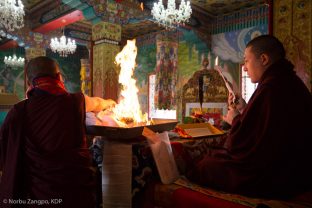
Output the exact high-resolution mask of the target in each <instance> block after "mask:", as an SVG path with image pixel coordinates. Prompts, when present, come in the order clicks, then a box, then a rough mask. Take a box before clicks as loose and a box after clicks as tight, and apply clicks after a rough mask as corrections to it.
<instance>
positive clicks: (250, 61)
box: [244, 46, 268, 83]
mask: <svg viewBox="0 0 312 208" xmlns="http://www.w3.org/2000/svg"><path fill="white" fill-rule="evenodd" d="M267 59H268V56H267V55H266V54H261V55H258V56H257V55H256V54H255V53H254V52H253V51H252V46H249V47H247V48H246V49H245V55H244V61H245V65H244V70H245V71H246V72H247V74H248V76H249V77H250V79H251V82H252V83H258V82H259V80H260V78H261V77H262V74H263V73H264V71H265V70H266V68H267V61H268V60H267Z"/></svg>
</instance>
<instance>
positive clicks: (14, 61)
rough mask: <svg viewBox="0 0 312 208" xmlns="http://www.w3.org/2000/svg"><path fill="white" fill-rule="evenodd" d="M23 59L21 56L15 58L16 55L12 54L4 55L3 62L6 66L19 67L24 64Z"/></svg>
mask: <svg viewBox="0 0 312 208" xmlns="http://www.w3.org/2000/svg"><path fill="white" fill-rule="evenodd" d="M24 61H25V59H24V58H22V57H19V58H17V57H16V55H15V54H14V55H13V57H11V56H9V57H6V56H5V57H4V63H5V64H6V65H8V66H12V67H20V66H23V65H24Z"/></svg>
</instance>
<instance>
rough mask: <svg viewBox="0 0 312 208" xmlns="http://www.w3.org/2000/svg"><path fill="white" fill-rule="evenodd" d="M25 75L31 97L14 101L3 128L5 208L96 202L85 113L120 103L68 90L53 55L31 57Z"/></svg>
mask: <svg viewBox="0 0 312 208" xmlns="http://www.w3.org/2000/svg"><path fill="white" fill-rule="evenodd" d="M26 76H27V83H28V85H29V88H28V90H27V92H26V94H27V99H25V100H23V101H21V102H19V103H17V104H16V105H14V106H13V108H12V109H11V110H10V111H9V113H8V115H7V117H6V119H5V121H4V123H3V125H2V126H1V130H0V170H1V171H2V176H1V182H0V207H12V206H13V207H14V206H17V207H36V205H43V207H70V208H72V207H81V208H84V207H86V208H92V207H94V206H95V175H94V171H93V169H92V168H91V156H90V153H89V151H88V147H87V145H86V132H85V113H86V112H88V111H101V110H103V109H105V108H109V107H111V106H113V105H114V104H115V102H114V101H112V100H104V99H101V98H98V97H88V96H86V95H83V94H82V93H75V94H72V93H69V92H67V91H66V89H65V86H64V83H63V79H62V76H61V74H60V68H59V66H58V64H57V63H56V62H55V61H54V60H53V59H50V58H48V57H37V58H34V59H32V60H30V61H29V63H28V64H27V66H26ZM10 200H11V201H10ZM31 200H33V201H31ZM38 203H40V204H38Z"/></svg>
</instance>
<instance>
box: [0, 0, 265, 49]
mask: <svg viewBox="0 0 312 208" xmlns="http://www.w3.org/2000/svg"><path fill="white" fill-rule="evenodd" d="M156 1H158V0H22V2H23V3H24V6H25V13H26V16H25V26H26V27H28V28H29V29H30V31H33V32H39V33H43V34H48V33H51V32H55V31H65V33H66V34H67V35H70V36H72V37H73V38H77V39H81V40H84V41H88V40H90V35H91V28H92V24H95V23H97V22H99V21H107V22H112V23H117V24H121V25H122V39H132V38H135V37H138V36H141V35H144V34H148V33H151V32H155V31H159V30H164V28H162V27H159V26H158V25H157V24H156V23H155V22H153V21H152V16H151V13H150V10H151V8H152V6H153V3H154V2H156ZM166 1H167V0H164V2H166ZM177 2H180V0H177ZM266 2H268V1H267V0H191V6H192V9H193V13H192V18H191V21H190V23H189V24H187V25H186V27H188V28H194V29H196V30H198V31H200V32H202V33H207V32H208V31H207V30H208V29H207V28H208V27H209V24H211V22H212V21H213V19H214V18H216V17H217V16H219V15H223V14H228V13H231V12H235V11H238V10H240V9H244V8H249V7H254V6H257V5H259V4H265V3H266ZM141 4H143V7H144V9H143V10H142V8H141ZM165 4H166V3H165ZM6 41H7V39H6V38H2V40H0V48H1V45H2V44H3V43H5V42H6Z"/></svg>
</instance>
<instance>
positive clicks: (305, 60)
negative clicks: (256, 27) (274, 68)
mask: <svg viewBox="0 0 312 208" xmlns="http://www.w3.org/2000/svg"><path fill="white" fill-rule="evenodd" d="M273 9H274V11H273V15H274V17H273V21H274V22H273V34H274V35H275V36H276V37H278V38H279V39H280V40H281V41H282V42H283V44H284V46H285V49H286V52H287V58H288V59H289V60H291V62H292V63H293V64H294V65H295V71H296V72H297V75H298V76H299V77H300V78H301V79H302V81H303V82H304V83H305V85H306V86H307V87H308V89H309V90H310V91H312V89H311V79H312V77H311V76H312V71H311V58H312V46H311V37H312V30H311V27H312V24H311V23H312V15H311V12H312V2H311V1H302V0H276V1H273Z"/></svg>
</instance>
